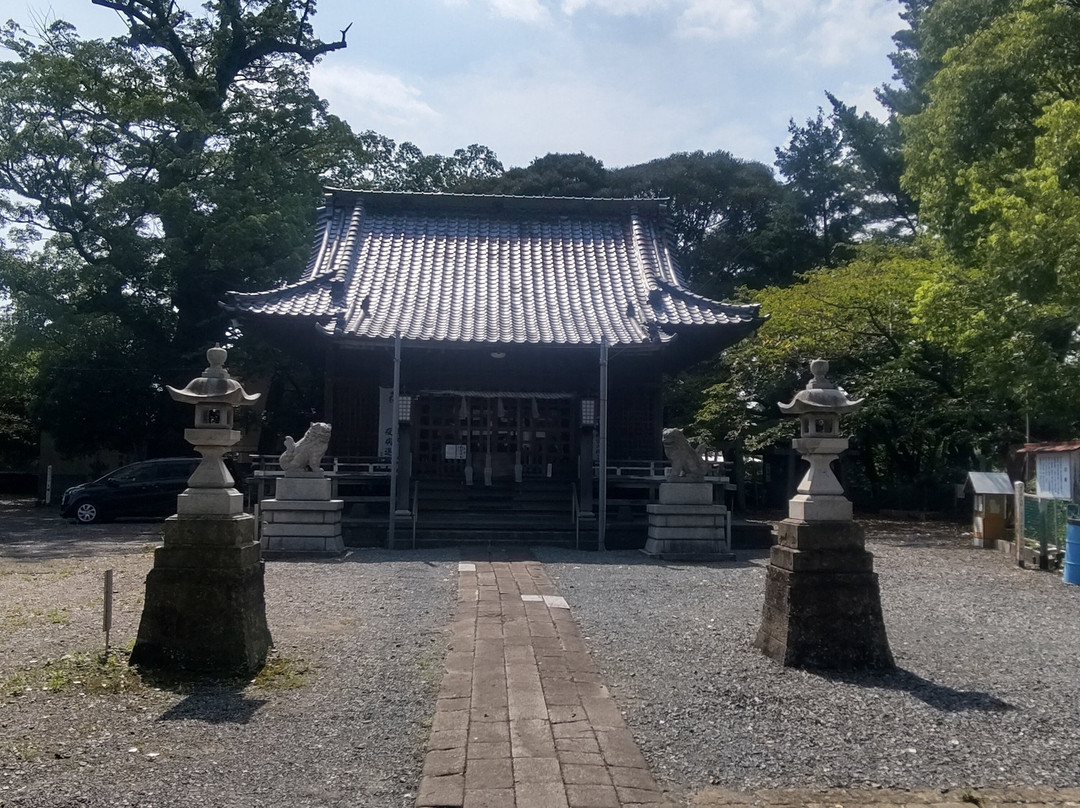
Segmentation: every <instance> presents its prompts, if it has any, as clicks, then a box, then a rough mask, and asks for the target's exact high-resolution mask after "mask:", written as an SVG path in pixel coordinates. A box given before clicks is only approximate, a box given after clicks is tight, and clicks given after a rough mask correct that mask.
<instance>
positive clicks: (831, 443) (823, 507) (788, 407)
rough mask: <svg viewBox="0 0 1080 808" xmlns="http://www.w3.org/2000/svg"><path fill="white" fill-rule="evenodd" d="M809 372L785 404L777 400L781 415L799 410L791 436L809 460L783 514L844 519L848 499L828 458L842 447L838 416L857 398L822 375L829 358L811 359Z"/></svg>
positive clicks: (803, 518)
mask: <svg viewBox="0 0 1080 808" xmlns="http://www.w3.org/2000/svg"><path fill="white" fill-rule="evenodd" d="M810 372H811V373H812V374H814V378H812V379H811V380H810V381H809V383H808V384H807V385H806V389H805V390H801V391H800V392H798V393H796V395H795V399H794V400H793V401H792V402H791V403H790V404H778V405H777V406H779V407H780V411H781V412H783V413H785V414H787V415H797V416H799V426H800V435H801V437H799V438H798V439H797V440H794V441H792V442H791V445H792V446H793V447H794V448H795V450H796V451H797V452H798V453H799V454H801V455H802V456H803V459H804V460H806V461H807V462H808V463H809V464H810V469H809V470H808V471H807V472H806V475H805V476H804V477H803V479H802V482H800V483H799V488H798V493H796V495H795V496H794V497H792V499H791V501H790V502H789V503H788V518H789V519H795V520H798V521H800V522H850V521H851V518H852V511H851V501H850V500H849V499H848V498H847V497H845V496H844V489H843V488H842V487H841V485H840V481H839V480H837V479H836V475H835V474H833V472H832V463H833V461H834V460H837V459H839V457H840V453H841V452H843V451H844V450H845V449H847V447H848V439H847V438H846V437H843V436H842V435H841V434H840V416H841V415H846V414H848V413H852V412H855V410H857V409H858V408H859V407H860V406H861V405H862V399H859V400H858V401H852V400H851V399H849V398H848V397H847V393H845V392H844V391H843V390H841V389H840V388H838V387H837V386H836V385H835V384H833V383H832V382H830V381H829V380H828V378H826V376H825V374H826V373H828V372H829V363H828V362H826V361H825V360H824V359H815V360H814V361H813V362H811V363H810Z"/></svg>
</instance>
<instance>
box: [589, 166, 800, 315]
mask: <svg viewBox="0 0 1080 808" xmlns="http://www.w3.org/2000/svg"><path fill="white" fill-rule="evenodd" d="M610 174H611V183H612V185H613V187H614V188H615V189H616V193H617V195H619V196H645V197H661V198H667V199H669V200H670V202H669V210H670V215H671V226H672V230H673V231H674V234H675V237H676V240H677V244H676V246H677V248H678V253H679V261H680V265H681V267H682V270H683V273H684V274H685V275H686V277H687V280H688V281H689V283H690V284H691V286H692V287H693V288H694V289H695V290H696V291H698V292H700V293H702V294H706V295H710V296H713V297H718V298H726V297H730V296H732V295H733V294H735V292H736V289H737V288H738V287H739V286H747V287H751V288H760V287H763V286H768V285H770V284H783V283H787V282H789V281H790V280H791V278H792V277H793V276H794V274H795V273H797V272H799V271H802V270H805V269H809V267H810V266H811V264H810V261H811V258H812V255H813V250H814V238H813V235H812V233H810V232H809V231H808V230H807V228H806V227H805V225H804V224H803V221H802V219H801V216H800V214H799V212H798V210H797V199H796V197H795V196H794V195H793V194H792V193H790V192H789V191H788V189H786V188H784V187H783V186H782V185H780V184H779V183H778V182H777V181H776V178H775V177H774V176H773V173H772V171H771V170H770V169H769V168H768V167H767V166H765V165H763V164H761V163H757V162H753V161H747V160H740V159H739V158H737V157H733V156H732V155H731V154H730V153H728V152H725V151H716V152H709V153H706V152H702V151H696V152H679V153H676V154H672V155H670V156H669V157H664V158H660V159H657V160H652V161H650V162H648V163H642V164H640V165H636V166H629V167H626V168H620V169H614V170H612V171H611V172H610Z"/></svg>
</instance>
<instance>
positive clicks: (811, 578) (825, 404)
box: [754, 359, 893, 670]
mask: <svg viewBox="0 0 1080 808" xmlns="http://www.w3.org/2000/svg"><path fill="white" fill-rule="evenodd" d="M810 370H811V372H812V373H813V378H812V379H811V380H810V382H809V383H808V384H807V385H806V389H805V390H802V391H800V392H799V393H798V394H796V396H795V398H794V400H793V401H792V402H791V403H790V404H780V405H779V406H780V409H781V410H782V411H783V412H785V413H788V414H791V415H797V416H798V417H799V419H800V437H799V438H798V439H797V440H794V441H792V446H794V447H795V449H796V450H798V452H799V453H800V454H801V455H802V456H803V458H804V459H805V460H806V461H807V462H808V463H809V464H810V468H809V470H808V471H807V472H806V475H805V476H804V477H803V479H802V481H801V482H800V483H799V487H798V491H797V493H796V495H795V496H794V497H792V498H791V501H790V502H789V503H788V517H787V519H784V520H783V521H782V522H780V523H779V524H778V525H777V528H776V533H777V535H776V542H775V543H774V544H773V547H772V551H771V553H770V558H769V565H768V567H767V568H766V577H765V604H764V606H763V607H762V613H761V626H760V628H759V629H758V634H757V639H756V640H755V642H754V644H755V645H756V646H757V647H758V648H759V649H761V650H762V651H763V652H764V653H765V654H766V655H767V656H769V657H770V658H772V659H773V660H775V661H777V662H779V663H781V664H783V665H786V666H790V667H800V668H822V669H832V670H850V669H861V668H878V669H887V668H891V667H893V658H892V653H891V652H890V650H889V641H888V638H887V636H886V634H885V622H884V619H883V617H882V612H881V593H880V589H879V587H878V578H877V574H876V573H875V572H874V558H873V556H872V555H871V554H870V553H868V552H866V549H865V541H864V536H863V530H862V527H861V526H860V525H859V524H858V523H856V522H855V521H853V520H852V510H851V502H850V501H849V500H848V499H847V497H845V496H844V490H843V488H842V487H841V485H840V481H839V480H837V479H836V476H835V475H834V474H833V472H832V468H831V464H832V462H833V461H834V460H836V459H837V458H838V457H839V455H840V453H841V452H843V451H844V450H845V449H847V446H848V439H847V438H846V437H844V436H843V435H842V434H841V433H840V417H841V416H842V415H844V414H846V413H851V412H854V411H855V410H856V409H858V407H859V405H860V404H861V403H862V399H859V400H857V401H853V400H851V399H849V398H848V396H847V394H846V393H845V392H844V391H843V390H841V389H839V388H838V387H837V386H836V385H835V384H833V383H832V382H830V381H829V380H828V378H827V377H826V375H825V374H826V373H828V371H829V363H828V362H825V361H824V360H821V359H818V360H815V361H814V362H811V363H810Z"/></svg>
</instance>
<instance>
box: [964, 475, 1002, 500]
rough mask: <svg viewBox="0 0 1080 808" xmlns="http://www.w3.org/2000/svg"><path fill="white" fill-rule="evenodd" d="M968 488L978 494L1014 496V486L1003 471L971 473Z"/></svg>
mask: <svg viewBox="0 0 1080 808" xmlns="http://www.w3.org/2000/svg"><path fill="white" fill-rule="evenodd" d="M967 484H968V488H970V489H971V490H972V491H974V492H975V493H976V494H1004V495H1006V496H1012V493H1013V484H1012V481H1011V480H1010V479H1009V475H1008V474H1006V473H1005V472H1003V471H969V472H968V482H967Z"/></svg>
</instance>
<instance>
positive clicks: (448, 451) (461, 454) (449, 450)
mask: <svg viewBox="0 0 1080 808" xmlns="http://www.w3.org/2000/svg"><path fill="white" fill-rule="evenodd" d="M444 452H445V457H446V459H447V460H467V459H468V457H469V447H468V446H466V445H465V444H464V443H448V444H446V447H445V449H444Z"/></svg>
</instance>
